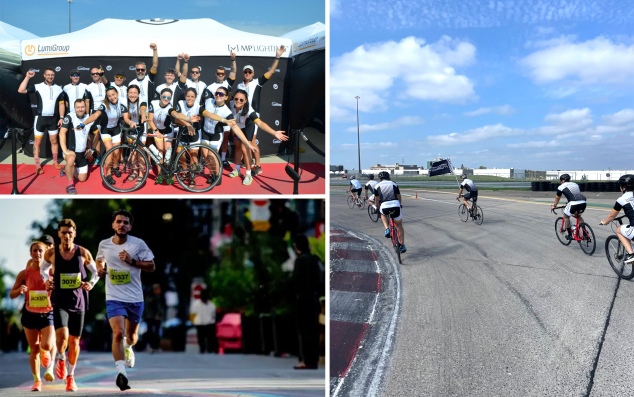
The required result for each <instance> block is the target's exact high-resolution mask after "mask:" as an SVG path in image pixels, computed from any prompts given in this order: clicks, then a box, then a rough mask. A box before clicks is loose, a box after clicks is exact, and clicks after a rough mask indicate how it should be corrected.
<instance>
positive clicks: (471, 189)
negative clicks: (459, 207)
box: [458, 174, 478, 219]
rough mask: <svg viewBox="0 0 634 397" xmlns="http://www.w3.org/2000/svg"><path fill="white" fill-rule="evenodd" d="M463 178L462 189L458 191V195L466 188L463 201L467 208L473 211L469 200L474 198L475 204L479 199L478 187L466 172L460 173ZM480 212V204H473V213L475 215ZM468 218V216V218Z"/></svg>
mask: <svg viewBox="0 0 634 397" xmlns="http://www.w3.org/2000/svg"><path fill="white" fill-rule="evenodd" d="M460 178H461V179H462V183H460V190H459V191H458V197H460V195H461V194H462V190H463V189H464V190H466V191H467V193H466V194H465V195H464V196H462V202H463V203H464V205H466V206H467V209H468V210H469V211H471V207H470V206H469V200H470V199H473V203H474V204H475V203H476V202H477V201H478V188H477V187H476V185H475V183H473V181H472V180H471V179H469V178H467V175H466V174H462V175H460ZM477 213H478V206H477V205H474V206H473V215H474V216H475V215H476V214H477ZM467 219H468V218H467Z"/></svg>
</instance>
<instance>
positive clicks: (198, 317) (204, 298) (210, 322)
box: [189, 289, 218, 354]
mask: <svg viewBox="0 0 634 397" xmlns="http://www.w3.org/2000/svg"><path fill="white" fill-rule="evenodd" d="M189 314H190V316H192V317H193V320H192V322H193V324H194V325H195V326H196V331H197V334H198V346H199V347H200V353H201V354H202V353H212V352H213V353H216V352H217V351H218V341H217V339H216V305H214V303H213V302H212V301H211V300H210V299H209V290H208V289H204V290H202V291H200V299H194V300H193V301H192V304H191V307H190V309H189Z"/></svg>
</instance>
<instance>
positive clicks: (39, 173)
mask: <svg viewBox="0 0 634 397" xmlns="http://www.w3.org/2000/svg"><path fill="white" fill-rule="evenodd" d="M43 173H44V168H42V167H41V166H36V167H35V174H36V175H42V174H43Z"/></svg>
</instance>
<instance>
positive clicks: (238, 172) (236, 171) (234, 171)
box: [229, 170, 240, 178]
mask: <svg viewBox="0 0 634 397" xmlns="http://www.w3.org/2000/svg"><path fill="white" fill-rule="evenodd" d="M237 176H240V171H238V170H233V171H231V172H230V173H229V178H235V177H237Z"/></svg>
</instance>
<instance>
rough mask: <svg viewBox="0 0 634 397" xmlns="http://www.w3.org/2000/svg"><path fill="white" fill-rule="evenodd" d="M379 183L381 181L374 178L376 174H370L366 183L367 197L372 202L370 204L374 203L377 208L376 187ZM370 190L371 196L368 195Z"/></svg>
mask: <svg viewBox="0 0 634 397" xmlns="http://www.w3.org/2000/svg"><path fill="white" fill-rule="evenodd" d="M378 183H379V182H377V181H375V180H374V174H370V175H368V181H367V182H366V183H365V198H366V199H367V200H368V203H370V205H372V206H373V207H374V208H375V209H376V206H375V205H374V187H375V186H376V185H377V184H378ZM368 190H369V191H370V196H369V197H368Z"/></svg>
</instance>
